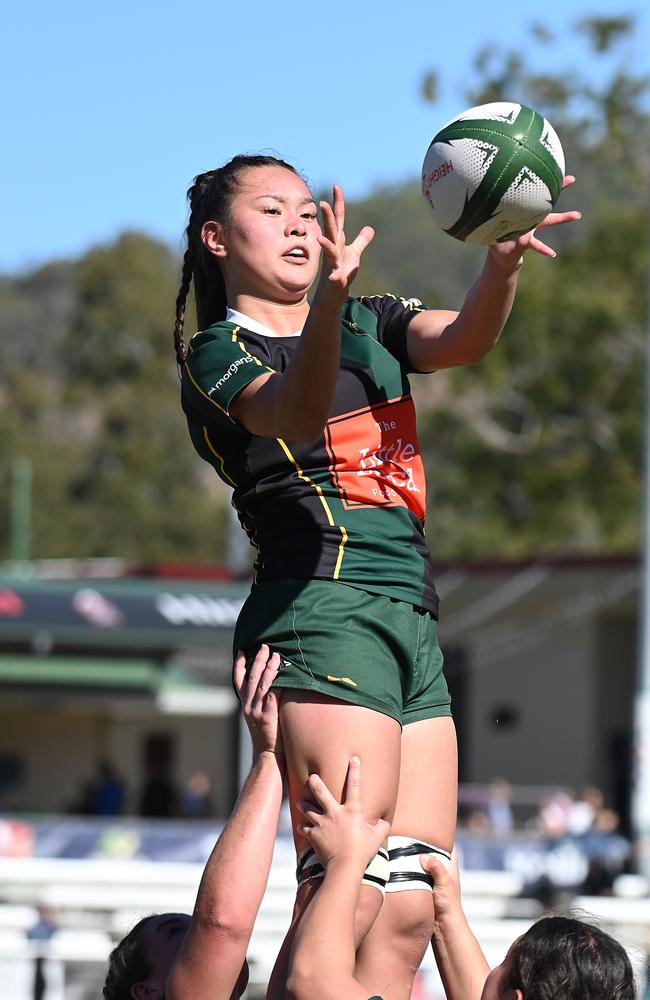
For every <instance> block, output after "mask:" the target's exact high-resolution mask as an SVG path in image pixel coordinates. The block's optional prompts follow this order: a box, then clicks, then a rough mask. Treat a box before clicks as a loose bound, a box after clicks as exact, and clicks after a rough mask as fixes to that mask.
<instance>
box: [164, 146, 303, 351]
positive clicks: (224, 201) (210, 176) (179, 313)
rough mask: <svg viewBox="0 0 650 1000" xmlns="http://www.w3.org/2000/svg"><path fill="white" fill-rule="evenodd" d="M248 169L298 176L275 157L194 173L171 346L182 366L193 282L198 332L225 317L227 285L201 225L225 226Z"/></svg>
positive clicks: (247, 158)
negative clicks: (279, 170) (274, 169)
mask: <svg viewBox="0 0 650 1000" xmlns="http://www.w3.org/2000/svg"><path fill="white" fill-rule="evenodd" d="M250 167H284V168H285V169H286V170H291V171H292V173H294V174H295V173H297V170H296V169H295V167H292V166H291V164H290V163H285V161H284V160H280V159H277V158H276V157H275V156H262V155H246V154H240V155H238V156H234V157H233V158H232V160H229V161H228V163H226V164H224V166H223V167H219V168H218V169H217V170H206V172H205V173H203V174H197V176H196V177H195V178H194V183H193V184H192V186H191V187H190V188H189V190H188V192H187V198H188V201H189V203H190V217H189V222H188V224H187V229H186V230H185V236H186V238H187V249H186V251H185V255H184V257H183V271H182V275H181V286H180V288H179V290H178V295H177V297H176V322H175V324H174V347H175V350H176V361H177V362H178V364H179V366H181V367H182V366H183V364H184V363H185V358H186V356H187V347H186V345H185V341H184V337H183V328H184V324H185V304H186V301H187V296H188V294H189V291H190V286H191V284H192V279H193V280H194V298H195V301H196V317H197V322H198V326H199V330H204V329H205V328H206V327H208V326H210V325H211V324H212V323H217V322H218V321H219V320H221V319H225V317H226V304H227V303H226V286H225V282H224V280H223V274H222V272H221V268H220V267H219V261H218V260H217V258H216V257H215V256H214V255H213V254H211V253H210V251H209V250H207V249H206V248H205V247H204V246H203V243H202V241H201V230H202V228H203V224H204V223H205V222H208V221H209V220H211V219H214V220H216V221H218V222H222V223H225V224H227V223H228V219H229V214H230V206H231V203H232V199H233V197H234V195H235V194H236V193H237V190H238V188H239V179H240V174H241V173H242V171H244V170H247V169H248V168H250Z"/></svg>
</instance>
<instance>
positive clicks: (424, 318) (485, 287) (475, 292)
mask: <svg viewBox="0 0 650 1000" xmlns="http://www.w3.org/2000/svg"><path fill="white" fill-rule="evenodd" d="M574 181H575V177H573V175H572V174H567V176H566V177H565V178H564V183H563V187H569V186H570V185H571V184H573V183H574ZM579 218H580V213H579V212H573V211H571V212H551V214H550V215H547V216H546V218H545V219H544V220H543V221H542V222H540V223H539V225H538V226H537V227H536V229H534V230H532V231H531V232H529V233H525V234H524V235H523V236H520V237H519V239H517V240H509V241H507V242H506V243H495V244H494V245H493V246H490V247H489V248H488V252H487V255H486V258H485V264H484V266H483V270H482V271H481V274H480V275H479V277H478V278H477V280H476V282H475V283H474V285H473V286H472V288H471V289H470V291H469V293H468V295H467V297H466V298H465V301H464V302H463V306H462V308H461V310H460V312H451V311H446V310H442V309H432V310H428V311H424V312H421V313H418V314H417V315H416V316H414V317H413V319H412V321H411V323H410V324H409V327H408V332H407V349H408V355H409V360H410V361H411V363H412V365H413V367H414V368H416V369H417V370H418V371H421V372H427V371H433V370H434V369H438V368H452V367H454V366H456V365H468V364H469V365H471V364H476V363H477V362H479V361H481V360H482V359H483V358H484V357H485V355H486V354H487V353H488V352H489V351H490V350H491V349H492V347H494V345H495V344H496V342H497V340H498V339H499V335H500V333H501V331H502V330H503V327H504V326H505V323H506V320H507V319H508V316H509V315H510V310H511V308H512V303H513V302H514V298H515V292H516V290H517V281H518V278H519V272H520V270H521V267H522V264H523V258H524V254H525V253H526V251H527V250H533V251H535V253H539V254H542V255H543V256H546V257H555V251H554V250H552V249H551V248H550V247H549V246H547V245H546V243H544V242H542V240H540V239H538V237H537V236H536V232H537V231H538V230H540V229H545V228H546V229H548V228H551V227H553V226H559V225H563V224H565V223H567V222H575V221H576V220H577V219H579Z"/></svg>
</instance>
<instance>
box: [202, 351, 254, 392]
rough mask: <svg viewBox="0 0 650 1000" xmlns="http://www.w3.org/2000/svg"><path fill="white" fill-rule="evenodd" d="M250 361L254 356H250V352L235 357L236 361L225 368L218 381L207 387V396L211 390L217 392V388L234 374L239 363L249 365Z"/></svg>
mask: <svg viewBox="0 0 650 1000" xmlns="http://www.w3.org/2000/svg"><path fill="white" fill-rule="evenodd" d="M251 361H255V358H253V357H251V355H250V354H244V355H243V356H242V357H241V358H237V360H236V361H233V363H232V364H231V365H229V366H228V368H226V370H225V372H224V373H223V375H222V376H221V378H220V379H219V381H218V382H215V383H214V385H213V386H212V388H211V389H208V396H211V395H212V393H213V392H217V390H218V389H220V388H221V386H222V385H224V383H226V382H227V381H228V379H229V378H230V377H231V376H232V375H234V374H235V372H236V371H237V369H238V368H239V367H240V365H249V364H250V363H251Z"/></svg>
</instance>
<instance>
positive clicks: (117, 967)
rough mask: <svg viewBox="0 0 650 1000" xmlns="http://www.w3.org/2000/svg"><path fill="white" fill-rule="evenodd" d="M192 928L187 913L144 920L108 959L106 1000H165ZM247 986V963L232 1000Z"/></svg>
mask: <svg viewBox="0 0 650 1000" xmlns="http://www.w3.org/2000/svg"><path fill="white" fill-rule="evenodd" d="M189 925H190V917H189V916H188V915H187V914H186V913H160V914H157V915H155V916H150V917H144V918H143V919H142V920H140V921H139V922H138V923H137V924H136V925H135V927H132V928H131V930H130V931H129V933H128V934H127V935H126V937H124V938H122V940H121V941H120V942H119V944H117V945H116V946H115V948H114V949H113V951H112V952H111V953H110V955H109V956H108V972H107V974H106V982H105V983H104V991H103V995H104V1000H165V985H166V983H167V977H168V976H169V972H170V970H171V967H172V965H173V964H174V960H175V959H176V956H177V955H178V952H179V950H180V947H181V945H182V943H183V940H184V938H185V934H186V933H187V929H188V927H189ZM247 984H248V963H247V962H246V961H244V964H243V966H242V969H241V972H240V974H239V978H238V980H237V982H236V984H235V987H234V989H233V992H232V996H231V1000H239V998H240V997H241V996H242V995H243V993H244V990H245V989H246V986H247Z"/></svg>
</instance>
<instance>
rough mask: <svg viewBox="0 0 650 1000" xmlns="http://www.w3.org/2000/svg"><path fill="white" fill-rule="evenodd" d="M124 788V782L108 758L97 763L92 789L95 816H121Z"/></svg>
mask: <svg viewBox="0 0 650 1000" xmlns="http://www.w3.org/2000/svg"><path fill="white" fill-rule="evenodd" d="M125 794H126V789H125V787H124V782H123V781H122V779H121V778H120V776H119V774H118V773H117V771H116V769H115V767H114V766H113V765H112V764H111V762H110V761H109V760H100V761H98V763H97V778H96V780H95V783H94V789H93V802H94V807H93V813H94V815H95V816H121V815H122V813H123V811H124V798H125Z"/></svg>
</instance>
